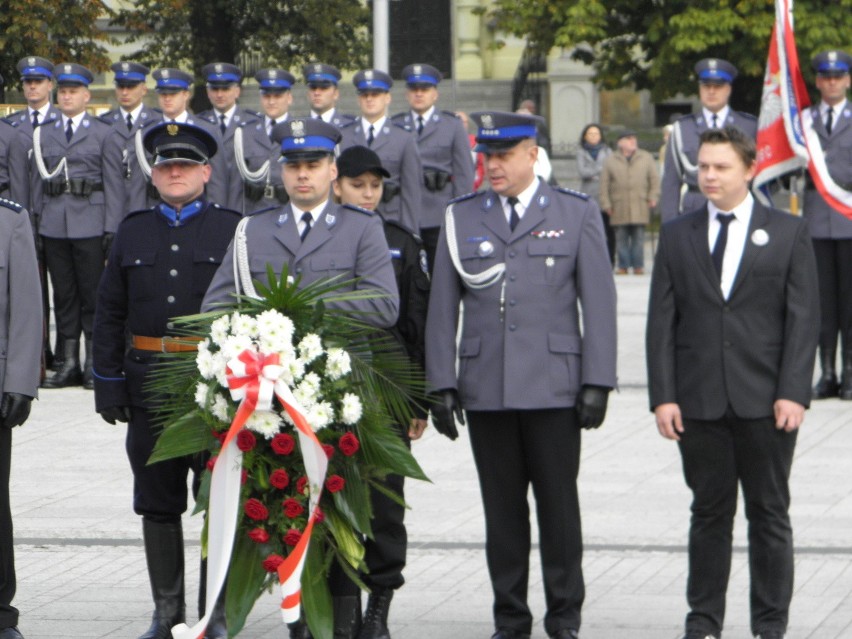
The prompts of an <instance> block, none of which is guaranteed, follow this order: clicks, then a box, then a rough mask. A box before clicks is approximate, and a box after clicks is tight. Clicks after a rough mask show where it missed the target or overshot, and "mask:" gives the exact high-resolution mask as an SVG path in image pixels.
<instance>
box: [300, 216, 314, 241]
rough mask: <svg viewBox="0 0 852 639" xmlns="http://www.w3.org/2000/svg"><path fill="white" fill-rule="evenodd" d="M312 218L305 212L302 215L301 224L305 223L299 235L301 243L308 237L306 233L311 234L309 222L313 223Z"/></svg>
mask: <svg viewBox="0 0 852 639" xmlns="http://www.w3.org/2000/svg"><path fill="white" fill-rule="evenodd" d="M313 219H314V216H313V215H311V212H310V211H305V212H304V213H302V222H304V223H305V228H303V229H302V233H301V235H299V237H301V238H302V241H303V242H304V241H305V238H306V237H308V233H310V232H311V222H312V221H313Z"/></svg>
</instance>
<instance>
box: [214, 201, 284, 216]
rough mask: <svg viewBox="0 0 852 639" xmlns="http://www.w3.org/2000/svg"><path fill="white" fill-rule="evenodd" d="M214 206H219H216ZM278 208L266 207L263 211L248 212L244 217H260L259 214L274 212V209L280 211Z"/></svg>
mask: <svg viewBox="0 0 852 639" xmlns="http://www.w3.org/2000/svg"><path fill="white" fill-rule="evenodd" d="M216 206H219V205H218V204H217V205H216ZM280 208H281V207H280V206H267V207H266V208H265V209H258V210H256V211H250V212H248V213H246V214H245V216H246V217H254V216H255V215H260V214H261V213H269V212H270V211H274V210H276V209H280Z"/></svg>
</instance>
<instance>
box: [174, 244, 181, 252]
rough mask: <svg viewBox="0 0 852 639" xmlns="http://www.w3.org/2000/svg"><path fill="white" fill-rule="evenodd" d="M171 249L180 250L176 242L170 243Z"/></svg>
mask: <svg viewBox="0 0 852 639" xmlns="http://www.w3.org/2000/svg"><path fill="white" fill-rule="evenodd" d="M172 250H173V251H179V250H180V246H178V245H177V244H172Z"/></svg>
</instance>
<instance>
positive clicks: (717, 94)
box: [660, 58, 757, 222]
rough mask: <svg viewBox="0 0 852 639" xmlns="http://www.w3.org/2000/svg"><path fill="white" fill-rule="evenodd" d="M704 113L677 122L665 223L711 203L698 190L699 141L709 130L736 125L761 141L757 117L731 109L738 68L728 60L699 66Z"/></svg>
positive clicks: (665, 183)
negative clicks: (730, 104) (733, 86)
mask: <svg viewBox="0 0 852 639" xmlns="http://www.w3.org/2000/svg"><path fill="white" fill-rule="evenodd" d="M695 73H696V75H697V76H698V96H699V98H700V99H701V112H700V113H693V114H690V115H685V116H683V117H682V118H679V119H678V120H676V121H675V122H674V128H673V130H672V134H671V135H670V136H669V142H668V145H667V146H666V159H665V165H664V168H663V180H662V184H661V189H662V192H661V195H660V216H661V218H662V220H663V222H665V221H667V220H670V219H672V218H674V217H677V216H678V215H680V214H682V213H689V212H690V211H694V210H695V209H699V208H701V207H702V206H704V204H705V203H706V202H707V199H706V198H705V197H704V196H703V195H702V194H701V191H700V189H699V188H698V167H697V162H698V146H699V144H698V140H699V138H700V137H701V134H702V133H704V131H706V130H707V129H721V128H724V127H726V126H735V127H737V128H738V129H740V130H741V131H742V132H743V133H745V134H747V135H748V136H749V137H751V138H752V139H755V138H757V118H755V117H754V116H753V115H750V114H748V113H743V112H742V111H734V110H733V109H731V108H730V107H729V106H728V100H729V98H730V97H731V85H732V84H733V83H734V79H735V78H736V77H737V68H736V67H735V66H734V65H733V64H731V63H730V62H728V61H726V60H721V59H719V58H705V59H704V60H700V61H699V62H698V63H697V64H696V65H695Z"/></svg>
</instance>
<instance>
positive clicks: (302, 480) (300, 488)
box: [296, 475, 308, 495]
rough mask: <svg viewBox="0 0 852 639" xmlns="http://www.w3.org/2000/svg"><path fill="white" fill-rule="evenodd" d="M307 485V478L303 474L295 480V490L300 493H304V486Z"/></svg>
mask: <svg viewBox="0 0 852 639" xmlns="http://www.w3.org/2000/svg"><path fill="white" fill-rule="evenodd" d="M307 485H308V478H307V477H305V476H304V475H303V476H302V477H299V479H297V480H296V492H297V493H299V494H300V495H304V494H305V486H307Z"/></svg>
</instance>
